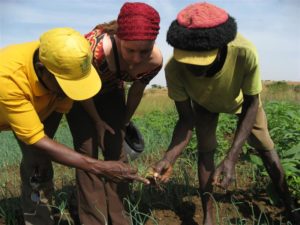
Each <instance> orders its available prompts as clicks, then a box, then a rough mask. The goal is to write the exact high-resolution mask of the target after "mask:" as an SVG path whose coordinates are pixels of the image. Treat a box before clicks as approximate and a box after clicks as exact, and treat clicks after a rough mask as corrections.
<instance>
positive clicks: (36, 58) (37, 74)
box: [33, 49, 48, 90]
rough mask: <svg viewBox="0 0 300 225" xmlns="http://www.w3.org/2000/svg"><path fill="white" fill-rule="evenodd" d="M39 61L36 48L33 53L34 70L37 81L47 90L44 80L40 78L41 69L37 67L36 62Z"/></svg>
mask: <svg viewBox="0 0 300 225" xmlns="http://www.w3.org/2000/svg"><path fill="white" fill-rule="evenodd" d="M38 62H39V50H38V49H37V50H36V51H35V52H34V54H33V68H34V71H35V74H36V76H37V78H38V80H39V82H40V83H41V84H42V86H43V87H44V88H45V89H47V90H48V87H47V85H46V84H45V82H44V81H43V79H42V74H41V70H40V69H38V68H37V66H36V65H37V63H38Z"/></svg>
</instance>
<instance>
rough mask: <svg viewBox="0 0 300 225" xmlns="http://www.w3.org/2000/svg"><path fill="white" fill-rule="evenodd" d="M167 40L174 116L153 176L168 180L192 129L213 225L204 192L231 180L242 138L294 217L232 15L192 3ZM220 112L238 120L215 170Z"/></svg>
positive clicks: (257, 84)
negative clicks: (255, 152)
mask: <svg viewBox="0 0 300 225" xmlns="http://www.w3.org/2000/svg"><path fill="white" fill-rule="evenodd" d="M167 41H168V43H169V44H170V45H171V46H173V47H174V54H173V57H172V58H171V59H170V60H169V61H168V63H167V65H166V67H165V74H166V81H167V87H168V95H169V97H170V98H171V99H173V100H174V101H175V105H176V109H177V112H178V115H179V119H178V121H177V124H176V126H175V128H174V132H173V137H172V140H171V143H170V145H169V147H168V149H167V152H166V153H165V154H164V156H163V158H162V159H161V160H160V161H159V162H157V163H156V165H155V166H154V170H155V171H156V173H157V174H156V175H157V177H158V179H160V180H161V181H163V182H167V181H168V180H169V178H170V176H171V173H172V166H173V164H174V163H175V161H176V159H177V158H178V157H179V156H180V154H181V152H182V151H183V150H184V148H185V147H186V146H187V144H188V142H189V141H190V139H191V136H192V130H193V128H194V127H195V130H196V136H197V144H198V146H197V148H198V176H199V187H200V194H201V200H202V207H203V213H204V219H203V224H205V225H213V224H215V222H214V221H213V215H212V212H213V211H212V208H213V201H212V198H211V195H209V194H207V192H208V193H211V192H212V187H213V184H214V185H218V186H221V187H223V188H225V189H226V188H227V187H228V185H229V184H230V183H231V182H232V181H233V180H234V174H235V172H234V171H235V165H236V162H237V160H238V157H239V153H240V152H241V149H242V146H243V145H244V143H245V142H246V141H248V143H249V144H250V145H251V146H252V147H253V148H255V149H256V151H257V152H258V153H259V155H260V157H261V158H262V160H263V162H264V165H265V167H266V170H267V172H268V173H269V175H270V177H271V179H272V181H273V183H274V185H275V187H276V190H277V192H278V194H279V196H280V198H281V199H282V201H283V203H284V206H285V207H286V209H287V211H288V212H289V213H291V212H292V210H293V204H292V200H291V196H290V194H289V190H288V186H287V183H286V180H285V175H284V171H283V169H282V166H281V164H280V160H279V157H278V154H277V152H276V151H275V150H274V144H273V141H272V139H271V138H270V135H269V132H268V128H267V120H266V116H265V113H264V110H263V108H262V105H261V102H260V98H259V95H260V92H261V90H262V85H261V78H260V71H259V63H258V57H257V52H256V49H255V47H254V45H253V44H252V43H251V42H250V41H248V40H247V39H246V38H244V37H243V36H242V35H241V34H238V33H237V26H236V22H235V20H234V18H232V17H231V16H230V15H229V14H228V13H227V12H226V11H225V10H223V9H221V8H219V7H217V6H214V5H212V4H210V3H194V4H191V5H189V6H187V7H186V8H185V9H183V10H182V11H180V12H179V14H178V15H177V18H176V20H174V21H173V22H172V23H171V25H170V27H169V30H168V32H167ZM220 113H232V114H236V115H237V117H238V123H237V128H236V132H235V135H234V138H233V142H232V145H231V147H230V149H229V151H228V153H227V156H226V157H225V159H224V160H223V161H222V162H221V163H220V164H219V166H218V167H217V168H216V169H215V165H214V153H215V150H216V148H217V140H216V129H217V125H218V117H219V114H220ZM205 193H206V194H205ZM290 215H292V214H290ZM294 216H295V217H296V216H297V215H296V213H294ZM290 219H293V218H290Z"/></svg>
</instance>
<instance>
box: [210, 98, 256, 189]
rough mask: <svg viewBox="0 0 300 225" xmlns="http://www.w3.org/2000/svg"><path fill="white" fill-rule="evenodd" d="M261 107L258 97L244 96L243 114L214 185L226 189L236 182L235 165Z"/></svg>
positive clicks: (217, 172) (215, 175)
mask: <svg viewBox="0 0 300 225" xmlns="http://www.w3.org/2000/svg"><path fill="white" fill-rule="evenodd" d="M258 106H259V97H258V95H253V96H250V95H244V102H243V105H242V113H241V115H240V116H239V120H238V123H237V129H236V132H235V136H234V139H233V142H232V145H231V147H230V150H229V152H228V153H227V156H226V157H225V159H224V160H223V161H222V162H221V163H220V165H219V166H218V167H217V169H216V171H215V173H214V176H213V184H215V185H217V186H220V187H222V188H224V189H226V188H227V187H228V185H229V184H230V183H231V182H232V181H233V180H234V174H235V164H236V163H237V161H238V158H239V154H240V153H241V150H242V146H243V145H244V144H245V142H246V140H247V138H248V136H249V134H250V132H251V130H252V127H253V125H254V122H255V118H256V114H257V109H258Z"/></svg>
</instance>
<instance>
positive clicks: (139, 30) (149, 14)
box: [117, 2, 160, 41]
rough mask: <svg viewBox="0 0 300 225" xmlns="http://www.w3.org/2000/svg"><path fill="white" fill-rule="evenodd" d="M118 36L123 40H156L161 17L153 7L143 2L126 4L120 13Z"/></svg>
mask: <svg viewBox="0 0 300 225" xmlns="http://www.w3.org/2000/svg"><path fill="white" fill-rule="evenodd" d="M117 22H118V30H117V36H118V37H119V38H120V39H122V40H127V41H137V40H155V39H156V37H157V35H158V31H159V22H160V17H159V14H158V12H157V11H156V10H155V9H154V8H153V7H151V6H149V5H147V4H145V3H141V2H131V3H129V2H127V3H125V4H124V5H123V6H122V8H121V10H120V13H119V16H118V19H117Z"/></svg>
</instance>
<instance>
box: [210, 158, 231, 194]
mask: <svg viewBox="0 0 300 225" xmlns="http://www.w3.org/2000/svg"><path fill="white" fill-rule="evenodd" d="M234 180H235V163H234V162H233V161H232V160H229V159H227V158H226V159H224V160H223V161H222V162H221V163H220V165H219V166H218V167H217V169H216V170H215V172H214V175H213V180H212V184H213V185H216V186H218V187H221V188H224V189H227V188H228V186H229V184H230V183H231V182H232V181H234Z"/></svg>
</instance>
